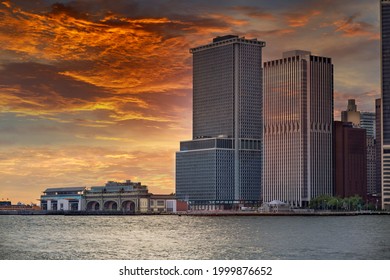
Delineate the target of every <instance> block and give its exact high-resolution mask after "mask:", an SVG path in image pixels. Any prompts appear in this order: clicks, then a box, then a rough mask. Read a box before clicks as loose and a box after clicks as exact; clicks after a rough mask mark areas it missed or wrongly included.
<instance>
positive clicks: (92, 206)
mask: <svg viewBox="0 0 390 280" xmlns="http://www.w3.org/2000/svg"><path fill="white" fill-rule="evenodd" d="M149 197H150V193H149V192H148V188H147V187H146V186H143V185H141V183H139V182H131V181H130V180H127V181H126V182H123V183H121V182H113V181H109V182H107V183H106V185H105V186H95V187H91V188H90V189H89V190H86V191H85V206H86V210H87V211H121V212H128V213H146V212H148V210H149Z"/></svg>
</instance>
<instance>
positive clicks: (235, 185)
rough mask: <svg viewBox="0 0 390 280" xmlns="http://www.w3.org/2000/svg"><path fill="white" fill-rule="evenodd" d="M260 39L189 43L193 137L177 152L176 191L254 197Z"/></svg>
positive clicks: (200, 197)
mask: <svg viewBox="0 0 390 280" xmlns="http://www.w3.org/2000/svg"><path fill="white" fill-rule="evenodd" d="M264 46H265V43H264V42H261V41H258V40H256V39H251V40H248V39H245V38H240V37H238V36H234V35H227V36H223V37H217V38H214V39H213V42H212V43H210V44H208V45H204V46H199V47H196V48H193V49H191V50H190V52H191V53H192V54H193V139H192V140H190V141H183V142H181V143H180V151H179V152H177V153H176V196H177V197H178V198H180V199H186V200H189V201H190V202H192V203H195V204H196V203H198V204H199V205H201V204H203V205H210V204H214V205H216V206H215V207H216V208H218V207H219V206H220V205H224V207H225V206H226V204H233V203H234V202H238V201H243V200H247V201H259V200H260V197H261V162H262V159H261V149H262V48H263V47H264Z"/></svg>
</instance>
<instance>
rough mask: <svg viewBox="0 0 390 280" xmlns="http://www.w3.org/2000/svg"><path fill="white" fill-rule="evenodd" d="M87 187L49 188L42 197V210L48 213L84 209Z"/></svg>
mask: <svg viewBox="0 0 390 280" xmlns="http://www.w3.org/2000/svg"><path fill="white" fill-rule="evenodd" d="M84 191H85V187H71V188H49V189H46V190H45V191H44V192H43V193H44V195H42V196H41V209H42V210H48V211H80V210H82V209H83V208H84V205H83V204H84V203H83V202H84V199H83V194H84Z"/></svg>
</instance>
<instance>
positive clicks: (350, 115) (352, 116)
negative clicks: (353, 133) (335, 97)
mask: <svg viewBox="0 0 390 280" xmlns="http://www.w3.org/2000/svg"><path fill="white" fill-rule="evenodd" d="M341 121H342V122H350V123H352V124H353V126H355V127H359V126H360V112H359V111H358V110H357V105H356V102H355V99H349V100H348V106H347V110H346V111H341Z"/></svg>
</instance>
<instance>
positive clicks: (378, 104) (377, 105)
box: [375, 98, 382, 196]
mask: <svg viewBox="0 0 390 280" xmlns="http://www.w3.org/2000/svg"><path fill="white" fill-rule="evenodd" d="M381 103H382V102H381V99H380V98H378V99H376V100H375V131H376V133H375V135H376V139H375V150H376V154H375V159H376V163H375V165H376V194H377V196H381V195H382V125H381V123H382V122H381V116H382V113H381Z"/></svg>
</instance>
